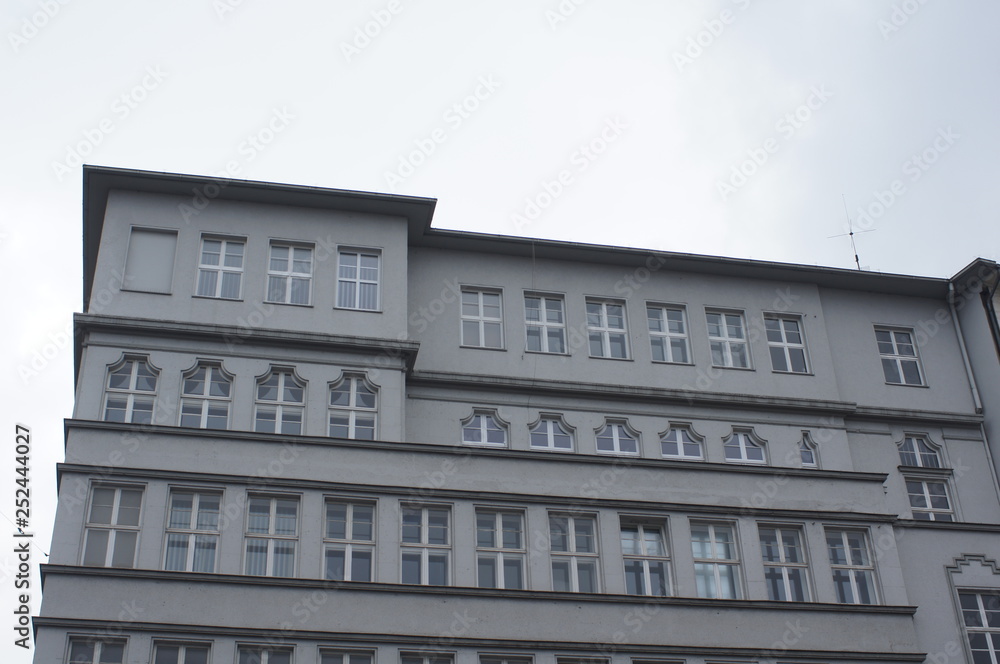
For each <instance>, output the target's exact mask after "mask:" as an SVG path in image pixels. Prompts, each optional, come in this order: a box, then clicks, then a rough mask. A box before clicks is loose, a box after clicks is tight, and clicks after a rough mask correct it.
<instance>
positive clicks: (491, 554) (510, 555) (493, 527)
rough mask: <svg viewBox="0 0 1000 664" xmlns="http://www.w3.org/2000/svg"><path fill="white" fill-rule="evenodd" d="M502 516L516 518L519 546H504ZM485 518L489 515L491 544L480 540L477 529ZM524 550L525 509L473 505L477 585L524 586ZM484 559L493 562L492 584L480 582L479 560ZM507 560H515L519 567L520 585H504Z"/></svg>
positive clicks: (480, 529) (503, 521) (519, 588)
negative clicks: (474, 513) (475, 506)
mask: <svg viewBox="0 0 1000 664" xmlns="http://www.w3.org/2000/svg"><path fill="white" fill-rule="evenodd" d="M505 517H513V518H515V519H517V538H518V541H519V542H520V546H516V547H508V546H504V533H505V532H507V531H508V530H509V529H508V528H506V527H505V525H506V522H505ZM481 518H482V519H483V520H484V521H485V520H486V519H491V520H492V522H491V523H490V524H489V525H490V529H489V531H490V533H491V537H492V539H493V544H492V545H489V546H487V545H484V544H482V543H481V542H480V539H479V533H480V531H482V530H484V528H482V527H481V525H482V522H481V521H480V519H481ZM526 554H527V550H526V548H525V530H524V512H523V511H520V510H515V509H508V508H503V507H477V508H476V585H477V586H478V587H480V588H501V589H517V590H523V589H525V588H526V587H527V584H528V579H527V571H528V570H527V565H526V564H525V556H526ZM483 560H490V561H492V562H493V585H483V583H482V577H481V571H480V568H479V564H480V562H481V561H483ZM508 562H515V563H517V566H518V568H519V570H520V572H519V575H520V580H521V583H520V585H517V586H515V585H510V586H508V585H507V574H506V571H507V568H506V565H507V563H508Z"/></svg>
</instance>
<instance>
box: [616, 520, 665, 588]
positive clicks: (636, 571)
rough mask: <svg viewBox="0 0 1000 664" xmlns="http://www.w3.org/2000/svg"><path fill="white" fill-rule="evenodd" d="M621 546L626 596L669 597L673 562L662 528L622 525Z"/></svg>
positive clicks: (625, 523) (627, 523) (648, 525)
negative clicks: (671, 563)
mask: <svg viewBox="0 0 1000 664" xmlns="http://www.w3.org/2000/svg"><path fill="white" fill-rule="evenodd" d="M621 542H622V556H623V557H624V561H625V588H626V592H628V594H630V595H658V596H661V597H666V596H667V595H669V594H670V558H669V552H668V550H667V546H666V543H665V542H666V540H665V538H664V537H663V528H661V527H660V526H658V525H655V524H649V523H629V522H627V521H623V522H622V524H621Z"/></svg>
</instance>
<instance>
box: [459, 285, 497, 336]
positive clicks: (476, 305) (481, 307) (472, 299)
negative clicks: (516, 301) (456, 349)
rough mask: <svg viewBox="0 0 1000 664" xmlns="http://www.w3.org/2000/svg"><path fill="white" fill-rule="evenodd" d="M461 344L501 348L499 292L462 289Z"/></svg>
mask: <svg viewBox="0 0 1000 664" xmlns="http://www.w3.org/2000/svg"><path fill="white" fill-rule="evenodd" d="M462 345H463V346H473V347H476V348H503V309H502V306H501V301H500V293H499V292H497V291H486V290H473V289H466V288H463V289H462Z"/></svg>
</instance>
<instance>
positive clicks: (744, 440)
mask: <svg viewBox="0 0 1000 664" xmlns="http://www.w3.org/2000/svg"><path fill="white" fill-rule="evenodd" d="M766 445H767V441H766V440H764V439H763V438H761V437H760V436H758V435H757V434H756V433H754V430H753V429H744V428H739V427H733V432H732V433H731V434H729V437H728V438H726V439H725V440H724V441H723V443H722V446H723V449H724V450H725V453H726V461H732V462H735V463H767V449H766V447H765V446H766Z"/></svg>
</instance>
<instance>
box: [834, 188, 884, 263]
mask: <svg viewBox="0 0 1000 664" xmlns="http://www.w3.org/2000/svg"><path fill="white" fill-rule="evenodd" d="M840 198H841V200H843V201H844V215H845V216H846V217H847V231H848V232H847V233H841V234H840V235H830V236H829V237H827V239H828V240H829V239H830V238H835V237H844V236H845V235H846V236H848V237H850V238H851V251H853V252H854V264H855V265H857V266H858V269H859V270H861V269H862V267H861V259H860V258H858V247H857V245H856V244H855V243H854V223H853V222H852V221H851V213H850V212H848V211H847V197H846V196H844V194H841V195H840ZM876 230H878V229H877V228H869V229H867V230H863V231H858V232H859V233H871V232H872V231H876Z"/></svg>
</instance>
